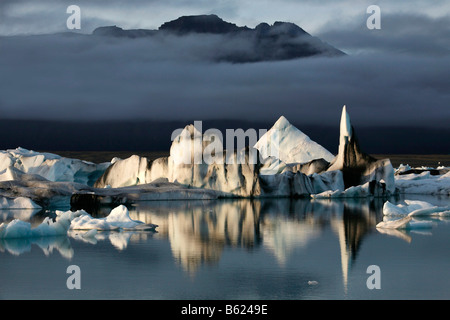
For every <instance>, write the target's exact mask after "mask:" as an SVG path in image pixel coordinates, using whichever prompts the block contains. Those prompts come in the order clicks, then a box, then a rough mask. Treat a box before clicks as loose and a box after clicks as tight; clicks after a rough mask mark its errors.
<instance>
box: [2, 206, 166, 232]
mask: <svg viewBox="0 0 450 320" xmlns="http://www.w3.org/2000/svg"><path fill="white" fill-rule="evenodd" d="M156 227H158V226H157V225H155V224H150V223H148V224H147V223H144V222H142V221H137V220H133V219H131V218H130V214H129V212H128V209H127V208H126V207H125V206H123V205H121V206H118V207H116V208H114V209H113V210H111V212H110V214H109V215H108V216H107V217H105V218H93V217H92V216H91V215H90V214H89V213H87V212H86V211H84V210H77V211H57V212H56V218H55V219H54V220H53V219H52V218H50V217H46V218H45V219H44V220H43V221H42V223H41V224H39V225H38V226H37V227H35V228H32V226H31V223H29V222H26V221H22V220H19V219H14V220H12V221H11V222H8V223H5V222H4V223H2V224H0V239H19V238H41V237H54V236H62V235H67V233H68V231H69V230H92V229H95V230H102V231H106V230H107V231H112V230H135V231H148V230H153V231H154V230H155V228H156ZM89 236H95V234H94V233H89Z"/></svg>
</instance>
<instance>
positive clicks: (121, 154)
mask: <svg viewBox="0 0 450 320" xmlns="http://www.w3.org/2000/svg"><path fill="white" fill-rule="evenodd" d="M40 152H50V153H54V154H57V155H60V156H62V157H67V158H74V159H80V160H85V161H89V162H94V163H102V162H110V161H111V160H112V159H113V158H114V157H118V158H121V159H126V158H128V157H130V156H132V155H138V156H141V157H147V158H148V159H150V160H154V159H157V158H160V157H167V156H169V151H148V152H145V151H141V152H138V151H40ZM372 156H373V157H375V158H377V159H385V158H388V159H390V160H391V162H392V165H393V166H394V167H398V166H399V165H400V164H409V165H410V166H412V167H420V166H429V167H437V166H439V165H441V166H446V167H450V154H372ZM439 163H440V164H439Z"/></svg>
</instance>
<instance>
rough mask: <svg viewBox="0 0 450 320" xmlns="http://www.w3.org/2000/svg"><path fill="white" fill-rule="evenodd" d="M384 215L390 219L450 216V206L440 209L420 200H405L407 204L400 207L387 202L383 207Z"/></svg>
mask: <svg viewBox="0 0 450 320" xmlns="http://www.w3.org/2000/svg"><path fill="white" fill-rule="evenodd" d="M383 215H384V216H388V217H399V216H400V217H401V216H403V217H404V216H409V217H413V216H416V217H420V216H450V206H446V207H439V206H434V205H432V204H431V203H428V202H425V201H418V200H405V204H398V205H395V204H392V203H391V202H389V201H386V202H385V203H384V205H383Z"/></svg>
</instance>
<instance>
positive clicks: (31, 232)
mask: <svg viewBox="0 0 450 320" xmlns="http://www.w3.org/2000/svg"><path fill="white" fill-rule="evenodd" d="M71 216H72V215H71V214H69V213H64V214H61V215H60V216H58V217H56V219H55V221H53V219H51V218H49V217H46V218H45V219H44V221H43V222H42V223H41V224H40V225H38V226H37V227H36V228H32V226H31V223H29V222H26V221H22V220H19V219H14V220H13V221H11V222H8V223H2V224H1V225H0V239H18V238H39V237H51V236H62V235H67V231H68V230H69V226H70V221H71Z"/></svg>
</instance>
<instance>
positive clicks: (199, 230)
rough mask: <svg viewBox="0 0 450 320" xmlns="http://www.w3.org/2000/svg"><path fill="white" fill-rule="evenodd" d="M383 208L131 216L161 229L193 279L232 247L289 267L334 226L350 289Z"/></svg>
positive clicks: (265, 205)
mask: <svg viewBox="0 0 450 320" xmlns="http://www.w3.org/2000/svg"><path fill="white" fill-rule="evenodd" d="M382 206H383V201H382V200H381V199H371V200H368V199H353V200H352V199H346V200H345V201H339V200H328V199H319V200H317V199H316V200H301V199H298V200H292V199H278V200H273V199H268V200H253V201H251V200H220V201H214V200H209V201H190V202H183V201H171V202H145V203H140V204H139V205H138V206H136V207H135V208H134V209H132V210H130V216H131V217H132V218H133V219H136V220H141V221H143V222H145V223H153V224H157V225H158V226H159V227H158V228H157V230H158V233H159V236H161V237H164V238H167V239H168V240H169V241H170V246H171V250H172V254H173V256H174V259H175V260H176V261H177V262H178V263H179V264H180V265H181V266H182V267H183V269H184V270H186V271H187V272H189V273H193V272H195V271H196V269H197V268H198V267H199V266H200V265H202V264H205V263H207V264H211V263H215V262H217V261H218V260H219V259H220V256H221V254H222V252H223V250H224V248H225V247H226V246H231V247H244V248H248V249H252V248H253V247H255V246H262V247H263V248H264V249H267V250H269V251H271V252H272V253H273V255H274V257H275V258H276V260H277V261H278V263H279V264H280V265H283V264H284V263H285V261H286V260H287V259H288V257H289V255H290V253H291V252H292V251H293V250H295V249H296V248H302V247H305V246H307V244H308V243H309V242H310V241H313V240H314V239H316V238H318V237H319V236H320V235H321V232H322V230H323V229H324V228H326V227H327V226H331V228H332V229H333V230H334V231H335V233H336V235H337V237H338V240H339V245H340V251H341V252H340V254H341V262H342V273H343V281H344V286H345V287H346V286H347V278H348V272H349V269H350V268H351V265H352V263H353V262H354V261H355V259H356V257H357V254H358V250H359V248H360V246H361V242H362V240H363V238H364V236H365V235H366V234H368V233H370V232H374V231H375V225H376V224H377V222H379V221H380V219H381V214H382Z"/></svg>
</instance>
